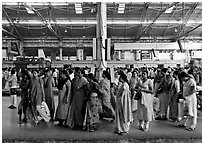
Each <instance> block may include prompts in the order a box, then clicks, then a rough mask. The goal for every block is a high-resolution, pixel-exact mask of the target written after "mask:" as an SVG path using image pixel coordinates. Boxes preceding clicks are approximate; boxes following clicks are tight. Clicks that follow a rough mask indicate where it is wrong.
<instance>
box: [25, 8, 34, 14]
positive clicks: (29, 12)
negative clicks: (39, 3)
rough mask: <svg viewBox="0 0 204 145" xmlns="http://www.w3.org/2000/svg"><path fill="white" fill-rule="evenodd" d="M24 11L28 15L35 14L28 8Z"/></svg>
mask: <svg viewBox="0 0 204 145" xmlns="http://www.w3.org/2000/svg"><path fill="white" fill-rule="evenodd" d="M25 9H26V11H27V12H28V14H35V12H33V11H32V10H30V9H29V8H27V7H25Z"/></svg>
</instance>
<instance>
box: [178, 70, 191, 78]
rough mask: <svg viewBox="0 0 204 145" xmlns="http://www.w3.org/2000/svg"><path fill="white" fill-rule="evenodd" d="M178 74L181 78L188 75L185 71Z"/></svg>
mask: <svg viewBox="0 0 204 145" xmlns="http://www.w3.org/2000/svg"><path fill="white" fill-rule="evenodd" d="M179 76H180V77H181V78H183V77H190V76H189V74H187V73H186V72H185V71H182V72H181V73H180V75H179Z"/></svg>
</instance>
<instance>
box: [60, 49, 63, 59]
mask: <svg viewBox="0 0 204 145" xmlns="http://www.w3.org/2000/svg"><path fill="white" fill-rule="evenodd" d="M62 50H63V48H59V57H60V60H62Z"/></svg>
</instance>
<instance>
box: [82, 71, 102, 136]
mask: <svg viewBox="0 0 204 145" xmlns="http://www.w3.org/2000/svg"><path fill="white" fill-rule="evenodd" d="M88 82H89V92H88V97H87V103H86V112H85V117H84V123H83V130H88V131H90V132H93V131H95V130H97V129H98V127H99V123H100V122H99V107H100V106H99V103H100V102H99V98H98V96H99V94H100V92H99V85H98V82H97V80H96V79H95V77H94V75H93V74H92V73H91V74H88Z"/></svg>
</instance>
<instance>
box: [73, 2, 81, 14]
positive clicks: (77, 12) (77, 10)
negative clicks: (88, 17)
mask: <svg viewBox="0 0 204 145" xmlns="http://www.w3.org/2000/svg"><path fill="white" fill-rule="evenodd" d="M75 11H76V14H82V7H81V4H75Z"/></svg>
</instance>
